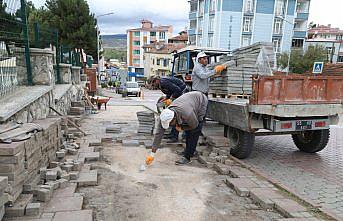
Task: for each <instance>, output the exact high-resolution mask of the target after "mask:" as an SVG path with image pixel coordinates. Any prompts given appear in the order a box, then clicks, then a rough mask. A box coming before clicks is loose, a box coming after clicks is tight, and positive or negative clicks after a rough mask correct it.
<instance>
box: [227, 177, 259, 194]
mask: <svg viewBox="0 0 343 221" xmlns="http://www.w3.org/2000/svg"><path fill="white" fill-rule="evenodd" d="M226 184H227V185H228V186H229V187H230V188H232V189H234V190H235V191H236V193H237V194H238V195H239V196H249V190H250V189H253V188H258V185H257V184H256V183H254V182H253V181H251V180H250V179H248V178H227V179H226Z"/></svg>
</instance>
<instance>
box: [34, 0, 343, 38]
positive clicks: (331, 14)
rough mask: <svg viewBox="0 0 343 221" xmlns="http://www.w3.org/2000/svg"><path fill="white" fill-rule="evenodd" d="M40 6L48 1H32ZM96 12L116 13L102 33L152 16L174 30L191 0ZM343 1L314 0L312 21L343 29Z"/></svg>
mask: <svg viewBox="0 0 343 221" xmlns="http://www.w3.org/2000/svg"><path fill="white" fill-rule="evenodd" d="M32 1H33V2H34V4H35V5H36V6H42V5H44V2H45V0H32ZM88 3H89V5H90V8H91V11H92V12H93V13H95V15H101V14H104V13H109V12H114V14H113V15H109V16H104V17H100V18H99V26H100V30H101V32H102V34H122V33H126V30H127V29H129V28H136V27H139V26H140V24H139V21H140V20H141V19H143V18H145V19H149V20H151V21H153V22H154V24H155V25H159V24H160V25H173V26H174V33H177V32H179V31H181V30H183V29H185V27H186V26H187V23H188V20H187V19H188V12H189V3H188V0H88ZM342 8H343V0H325V1H324V0H312V1H311V7H310V19H309V20H310V21H314V22H315V23H317V24H318V23H319V24H324V25H327V24H332V26H334V27H339V28H341V29H343V13H342Z"/></svg>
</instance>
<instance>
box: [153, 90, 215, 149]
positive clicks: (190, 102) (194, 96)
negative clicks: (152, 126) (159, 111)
mask: <svg viewBox="0 0 343 221" xmlns="http://www.w3.org/2000/svg"><path fill="white" fill-rule="evenodd" d="M207 103H208V100H207V97H206V96H205V95H204V94H203V93H201V92H198V91H192V92H189V93H186V94H184V95H182V96H181V97H179V98H178V99H176V100H175V101H173V103H172V104H171V105H170V106H169V107H168V108H169V109H170V110H173V111H174V112H175V115H176V120H177V124H178V125H181V128H182V129H183V130H193V129H195V128H197V127H198V125H199V122H201V121H203V120H204V118H205V116H206V110H207ZM164 132H165V130H164V129H163V128H162V126H161V122H160V121H159V122H158V128H157V131H156V134H155V135H154V141H153V144H152V146H153V147H154V148H159V147H160V145H161V140H162V138H163V135H164Z"/></svg>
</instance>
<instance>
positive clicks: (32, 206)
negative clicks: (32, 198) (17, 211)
mask: <svg viewBox="0 0 343 221" xmlns="http://www.w3.org/2000/svg"><path fill="white" fill-rule="evenodd" d="M40 208H41V205H40V203H29V204H27V206H26V209H25V215H26V216H37V215H39V213H40Z"/></svg>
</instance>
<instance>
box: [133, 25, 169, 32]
mask: <svg viewBox="0 0 343 221" xmlns="http://www.w3.org/2000/svg"><path fill="white" fill-rule="evenodd" d="M172 27H173V26H172V25H159V26H154V27H152V28H132V29H128V30H127V31H150V32H151V31H168V30H169V29H170V28H172Z"/></svg>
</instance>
